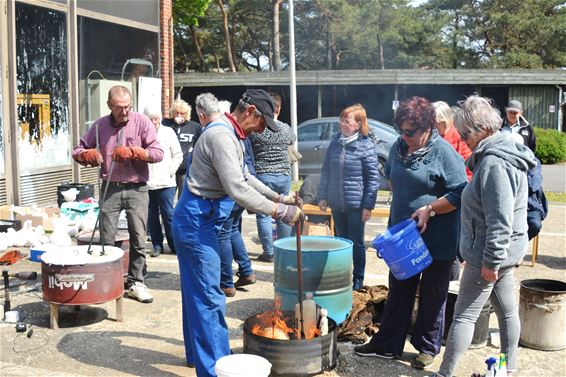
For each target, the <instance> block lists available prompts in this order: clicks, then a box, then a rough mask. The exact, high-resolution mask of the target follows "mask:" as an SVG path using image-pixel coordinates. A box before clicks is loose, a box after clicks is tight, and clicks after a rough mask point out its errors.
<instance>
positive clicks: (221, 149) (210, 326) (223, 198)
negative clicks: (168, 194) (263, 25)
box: [173, 89, 304, 377]
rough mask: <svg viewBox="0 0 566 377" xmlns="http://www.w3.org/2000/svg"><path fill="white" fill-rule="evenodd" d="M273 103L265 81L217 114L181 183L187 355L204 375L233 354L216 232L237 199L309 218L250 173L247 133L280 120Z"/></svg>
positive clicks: (179, 231)
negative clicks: (246, 159) (183, 186)
mask: <svg viewBox="0 0 566 377" xmlns="http://www.w3.org/2000/svg"><path fill="white" fill-rule="evenodd" d="M273 110H274V104H273V100H272V99H271V97H270V96H269V95H268V94H267V92H265V91H264V90H261V89H254V90H248V91H247V92H245V93H244V95H243V96H242V98H241V99H240V100H239V102H238V104H237V106H236V109H235V110H234V112H233V113H232V114H228V113H226V114H224V116H222V117H220V118H218V119H216V120H214V121H213V122H211V123H210V124H208V125H207V126H206V128H204V129H203V132H202V134H201V136H200V137H199V139H198V142H197V143H196V144H195V145H194V150H193V154H192V161H190V164H189V168H188V174H187V178H186V185H187V186H186V187H187V188H188V189H187V190H183V193H182V195H181V198H180V199H179V202H178V203H177V206H176V208H175V214H174V217H173V239H174V242H175V247H176V248H177V258H178V259H179V270H180V276H181V295H182V305H183V336H184V340H185V355H186V358H187V363H188V364H189V365H194V366H195V367H196V372H197V375H198V376H199V377H202V376H215V375H216V374H215V373H214V365H215V363H216V360H218V359H219V358H221V357H223V356H226V355H229V354H230V345H229V340H228V326H227V324H226V320H225V318H224V313H225V307H226V302H225V300H226V299H225V296H224V293H223V292H222V290H221V288H220V269H221V262H220V254H219V245H218V232H219V231H220V227H221V226H222V223H223V222H224V220H225V219H226V218H227V217H228V215H229V214H230V212H231V211H232V207H233V206H234V202H237V203H238V204H239V205H241V206H242V207H244V208H247V209H249V210H252V211H254V212H260V213H265V214H270V215H271V216H273V217H275V218H276V219H280V220H282V221H284V222H285V223H287V224H293V223H295V222H296V221H299V220H300V219H302V218H304V215H303V214H302V212H301V210H300V209H299V208H298V207H295V206H293V205H290V204H292V203H293V202H294V201H293V198H292V197H289V196H285V195H279V194H277V193H276V192H274V191H272V190H271V189H269V188H268V187H267V186H265V185H263V184H262V183H261V182H260V181H259V180H257V179H256V178H255V177H253V176H252V175H250V174H249V172H248V171H247V169H246V168H245V164H244V150H243V143H242V140H243V139H245V138H246V135H249V134H250V133H251V132H252V131H258V132H261V131H263V130H264V129H265V127H266V126H267V127H269V128H270V129H271V130H273V131H277V130H278V129H279V128H278V127H277V125H276V124H275V121H274V119H273Z"/></svg>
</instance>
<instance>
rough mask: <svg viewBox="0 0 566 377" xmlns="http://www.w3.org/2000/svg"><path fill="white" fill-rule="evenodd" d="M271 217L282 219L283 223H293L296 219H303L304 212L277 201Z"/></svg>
mask: <svg viewBox="0 0 566 377" xmlns="http://www.w3.org/2000/svg"><path fill="white" fill-rule="evenodd" d="M271 217H273V218H275V219H277V220H281V221H283V222H284V223H285V224H289V225H293V224H294V223H296V222H297V221H304V220H305V214H304V213H303V211H301V209H300V208H299V207H296V206H290V205H287V204H283V203H277V204H276V206H275V210H274V211H273V214H272V215H271Z"/></svg>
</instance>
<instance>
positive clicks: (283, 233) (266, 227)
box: [256, 174, 291, 255]
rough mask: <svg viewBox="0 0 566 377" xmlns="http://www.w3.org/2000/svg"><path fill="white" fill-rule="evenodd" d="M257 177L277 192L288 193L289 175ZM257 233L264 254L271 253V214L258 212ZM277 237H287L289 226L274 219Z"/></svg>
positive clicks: (261, 175) (260, 175)
mask: <svg viewBox="0 0 566 377" xmlns="http://www.w3.org/2000/svg"><path fill="white" fill-rule="evenodd" d="M257 179H259V180H260V181H261V182H262V183H263V184H264V185H266V186H267V187H269V188H270V189H272V190H273V191H275V192H276V193H278V194H284V195H288V194H289V190H290V189H291V176H289V175H284V174H258V175H257ZM256 223H257V233H258V235H259V240H260V241H261V247H262V248H263V254H264V255H273V227H272V225H271V216H268V215H264V214H262V213H258V214H257V215H256ZM275 223H276V224H277V238H285V237H289V235H290V234H291V226H289V225H287V224H285V223H283V222H282V221H281V220H276V221H275Z"/></svg>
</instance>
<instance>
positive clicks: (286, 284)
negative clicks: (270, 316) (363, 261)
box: [273, 236, 353, 323]
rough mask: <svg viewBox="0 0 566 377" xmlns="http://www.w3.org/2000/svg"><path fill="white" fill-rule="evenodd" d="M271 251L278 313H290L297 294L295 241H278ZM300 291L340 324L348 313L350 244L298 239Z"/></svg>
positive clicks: (331, 239) (326, 239)
mask: <svg viewBox="0 0 566 377" xmlns="http://www.w3.org/2000/svg"><path fill="white" fill-rule="evenodd" d="M273 247H274V249H275V261H274V279H273V280H274V285H275V294H276V295H277V296H279V297H280V298H281V310H283V311H294V310H295V304H296V303H298V302H299V295H298V292H297V281H298V273H297V271H298V270H297V240H296V239H295V237H286V238H281V239H279V240H277V241H275V242H274V243H273ZM301 250H302V265H303V292H312V294H313V300H314V301H315V302H316V303H317V304H318V305H320V306H321V307H323V308H325V309H327V310H328V317H330V318H332V319H333V320H334V321H336V323H342V322H343V321H344V320H345V319H346V317H347V316H348V313H350V310H352V269H353V266H352V241H350V240H347V239H344V238H339V237H326V236H302V237H301Z"/></svg>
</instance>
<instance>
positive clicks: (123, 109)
mask: <svg viewBox="0 0 566 377" xmlns="http://www.w3.org/2000/svg"><path fill="white" fill-rule="evenodd" d="M110 106H112V109H113V110H120V112H122V111H126V112H128V111H130V110H131V109H132V105H128V106H116V105H112V104H110Z"/></svg>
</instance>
